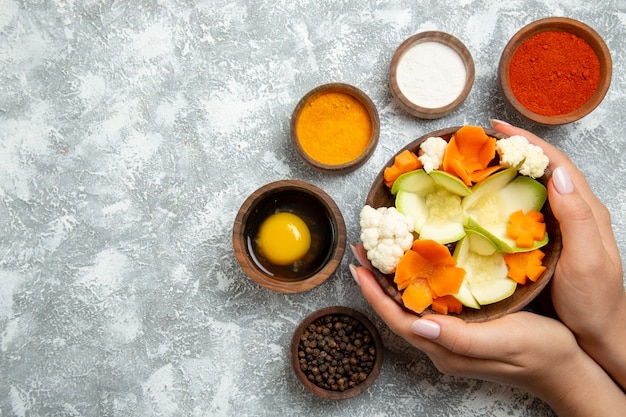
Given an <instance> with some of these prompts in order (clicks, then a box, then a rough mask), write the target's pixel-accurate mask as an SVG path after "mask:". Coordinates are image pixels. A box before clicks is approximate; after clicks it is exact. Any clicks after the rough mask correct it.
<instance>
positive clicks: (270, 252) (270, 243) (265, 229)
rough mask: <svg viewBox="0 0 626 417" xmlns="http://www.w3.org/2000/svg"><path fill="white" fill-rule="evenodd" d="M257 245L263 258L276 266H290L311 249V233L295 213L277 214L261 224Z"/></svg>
mask: <svg viewBox="0 0 626 417" xmlns="http://www.w3.org/2000/svg"><path fill="white" fill-rule="evenodd" d="M257 244H258V246H259V249H260V250H261V253H262V254H263V256H264V257H265V258H266V259H267V260H268V261H269V262H271V263H273V264H274V265H289V264H292V263H294V262H295V261H297V260H298V259H300V258H302V257H303V256H304V255H305V254H306V253H307V252H308V250H309V248H310V247H311V232H310V231H309V228H308V227H307V225H306V223H305V222H304V221H303V220H302V219H301V218H300V217H298V216H296V215H295V214H293V213H276V214H272V215H271V216H269V217H268V218H267V219H265V220H264V221H263V223H262V224H261V228H260V230H259V235H258V238H257Z"/></svg>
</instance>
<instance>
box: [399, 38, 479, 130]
mask: <svg viewBox="0 0 626 417" xmlns="http://www.w3.org/2000/svg"><path fill="white" fill-rule="evenodd" d="M424 42H438V43H441V44H443V45H445V46H448V47H450V48H451V49H452V50H454V51H455V52H456V53H457V54H458V55H459V56H460V57H461V60H462V61H463V64H464V65H465V86H464V87H463V90H462V91H461V92H460V93H459V95H458V96H457V97H456V99H454V100H452V101H449V102H448V103H447V104H444V105H441V106H437V107H425V106H422V105H420V104H419V103H415V102H413V101H411V100H410V99H409V98H408V97H407V95H406V94H405V92H403V91H402V89H401V88H400V85H399V84H398V65H399V64H400V62H401V61H402V59H403V58H404V56H405V54H406V53H407V51H409V50H410V49H411V48H413V47H414V46H416V45H418V44H421V43H424ZM433 65H436V63H433ZM474 76H475V68H474V60H473V58H472V54H471V53H470V51H469V50H468V49H467V47H466V46H465V45H464V44H463V42H461V41H460V40H459V39H457V38H455V37H454V36H452V35H450V34H448V33H445V32H439V31H427V32H420V33H418V34H415V35H413V36H411V37H410V38H408V39H406V40H405V41H404V42H402V44H400V46H399V47H398V48H397V49H396V51H395V53H394V54H393V57H392V58H391V64H390V66H389V86H390V88H391V94H392V95H393V97H394V98H395V99H396V101H397V103H398V105H399V106H400V107H401V108H402V109H403V110H404V111H406V112H407V113H409V114H410V115H412V116H415V117H418V118H421V119H438V118H440V117H443V116H446V115H448V114H450V113H452V112H453V111H454V110H456V109H457V108H458V107H459V106H460V105H461V104H463V102H464V101H465V99H466V98H467V96H468V95H469V92H470V90H471V89H472V85H473V84H474ZM442 85H443V83H442Z"/></svg>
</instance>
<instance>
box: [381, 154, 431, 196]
mask: <svg viewBox="0 0 626 417" xmlns="http://www.w3.org/2000/svg"><path fill="white" fill-rule="evenodd" d="M421 167H422V161H420V160H419V158H418V157H417V155H416V154H415V153H414V152H411V151H410V150H408V149H405V150H404V151H402V152H400V153H399V154H398V155H396V157H395V158H394V159H393V165H391V166H388V167H386V168H385V170H384V171H383V180H384V182H385V185H386V186H387V187H389V188H391V187H392V186H393V183H394V181H395V180H397V179H398V177H399V176H400V175H402V174H405V173H407V172H410V171H415V170H416V169H420V168H421Z"/></svg>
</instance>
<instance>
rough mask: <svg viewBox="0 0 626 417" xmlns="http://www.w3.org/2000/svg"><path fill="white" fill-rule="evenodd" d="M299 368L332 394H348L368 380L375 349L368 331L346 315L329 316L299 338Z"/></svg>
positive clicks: (312, 325) (309, 378)
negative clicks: (347, 392) (339, 392)
mask: <svg viewBox="0 0 626 417" xmlns="http://www.w3.org/2000/svg"><path fill="white" fill-rule="evenodd" d="M299 340H300V342H299V345H298V358H300V359H299V363H300V368H301V369H302V371H303V372H304V373H305V375H306V378H307V379H308V380H309V381H312V382H313V383H315V384H316V385H317V386H318V387H320V388H322V389H326V390H330V391H345V390H348V389H350V388H353V387H355V386H357V385H358V384H360V383H361V382H363V381H365V379H367V376H368V375H369V374H370V372H371V371H372V368H373V363H374V359H375V356H376V347H375V346H374V344H373V338H372V337H371V335H370V333H369V330H368V329H367V328H366V327H365V326H364V325H363V324H362V323H361V322H359V321H358V320H355V319H353V318H351V317H348V316H345V315H328V316H324V317H322V318H319V319H317V320H316V321H315V322H314V323H312V324H310V325H309V326H307V329H306V330H305V332H304V334H302V335H301V336H300V338H299Z"/></svg>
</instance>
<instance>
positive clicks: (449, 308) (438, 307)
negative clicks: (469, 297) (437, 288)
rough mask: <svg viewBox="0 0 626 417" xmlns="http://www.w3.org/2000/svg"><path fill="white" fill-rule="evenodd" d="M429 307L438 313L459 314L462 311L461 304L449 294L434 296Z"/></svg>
mask: <svg viewBox="0 0 626 417" xmlns="http://www.w3.org/2000/svg"><path fill="white" fill-rule="evenodd" d="M430 307H431V308H432V309H433V310H434V311H436V312H437V313H439V314H448V313H457V314H460V313H461V312H462V311H463V304H461V302H460V301H459V300H457V299H456V298H454V297H453V296H451V295H446V296H443V297H438V298H435V299H434V300H433V303H432V305H431V306H430Z"/></svg>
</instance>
